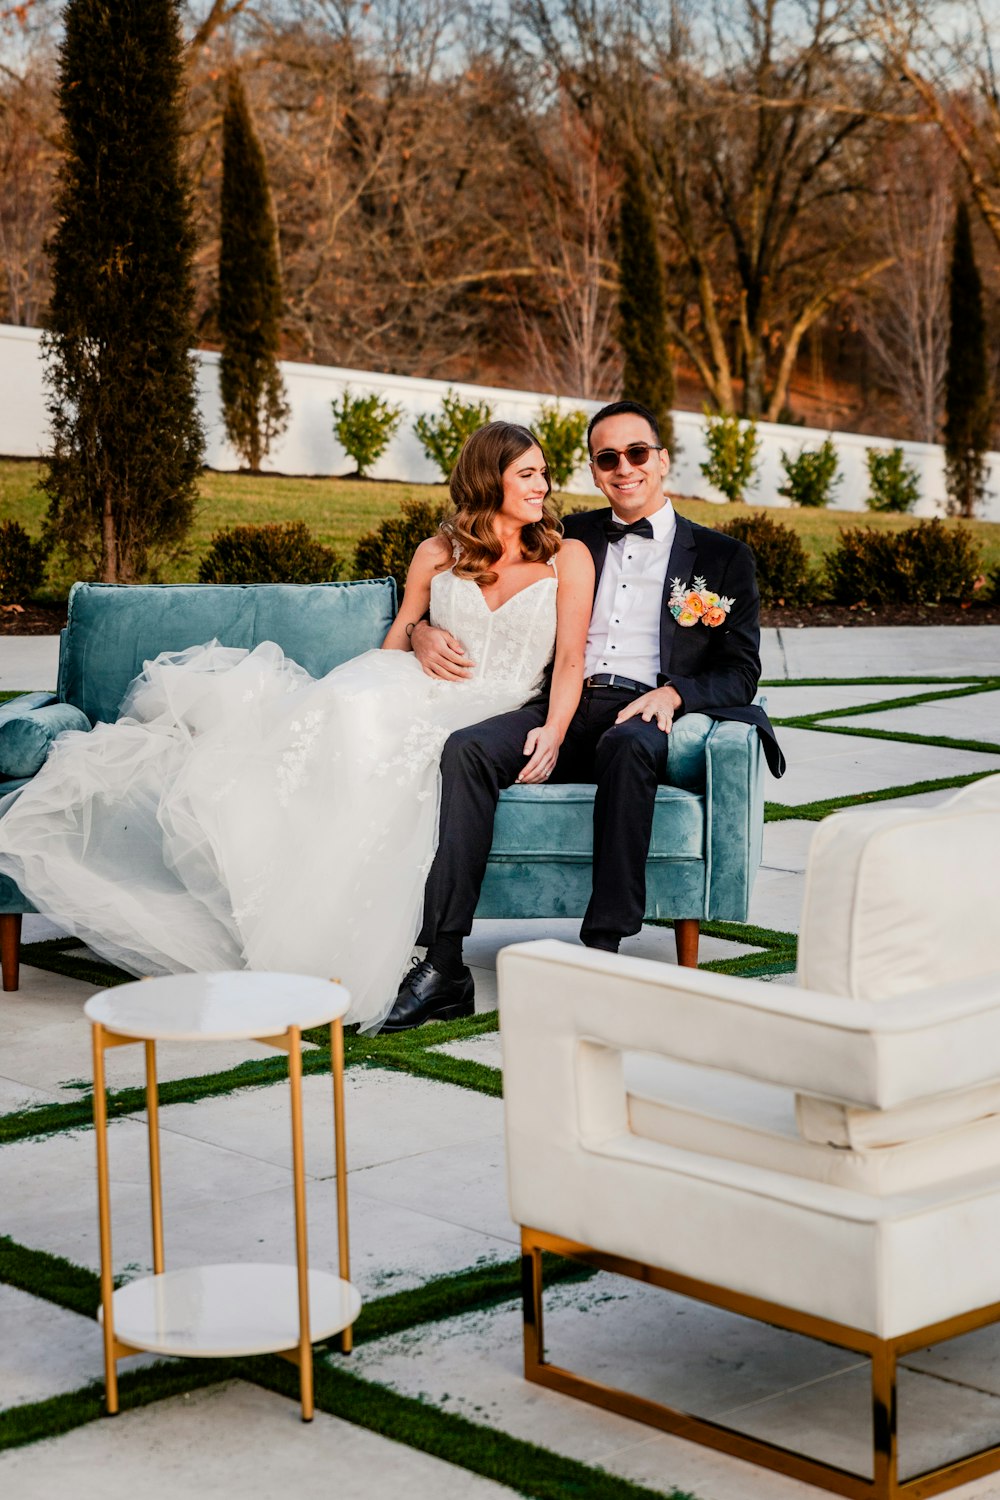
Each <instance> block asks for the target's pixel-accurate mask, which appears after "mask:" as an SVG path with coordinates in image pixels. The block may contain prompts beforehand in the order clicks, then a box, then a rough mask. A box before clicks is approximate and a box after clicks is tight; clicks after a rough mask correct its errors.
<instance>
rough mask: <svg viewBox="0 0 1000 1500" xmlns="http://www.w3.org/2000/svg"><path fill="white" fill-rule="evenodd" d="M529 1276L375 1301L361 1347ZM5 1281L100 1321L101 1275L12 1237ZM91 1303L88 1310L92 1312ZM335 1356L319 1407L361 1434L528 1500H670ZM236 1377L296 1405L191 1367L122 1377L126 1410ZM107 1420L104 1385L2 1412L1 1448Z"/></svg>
mask: <svg viewBox="0 0 1000 1500" xmlns="http://www.w3.org/2000/svg"><path fill="white" fill-rule="evenodd" d="M545 1260H546V1267H545V1276H546V1283H547V1284H549V1285H553V1284H555V1283H558V1282H569V1281H583V1280H587V1279H589V1278H590V1277H591V1276H592V1275H593V1274H594V1272H593V1270H592V1268H591V1267H589V1266H583V1265H579V1264H577V1263H576V1262H573V1261H568V1260H562V1259H560V1258H558V1257H554V1256H546V1257H545ZM520 1272H521V1267H520V1259H519V1258H515V1259H513V1260H510V1261H503V1262H500V1263H499V1264H491V1265H484V1266H475V1267H472V1268H471V1269H469V1270H465V1271H459V1272H455V1273H452V1274H451V1275H445V1276H438V1277H434V1278H433V1279H432V1280H431V1281H429V1282H427V1283H425V1284H424V1285H423V1286H421V1287H417V1288H413V1289H412V1290H409V1291H404V1292H395V1293H392V1294H390V1295H388V1296H385V1297H379V1298H375V1299H374V1300H373V1301H371V1302H369V1303H367V1304H366V1305H365V1307H364V1308H363V1309H362V1311H361V1315H360V1316H359V1318H358V1320H357V1322H356V1323H355V1325H354V1335H355V1342H356V1343H357V1344H362V1343H366V1342H371V1341H374V1340H376V1339H380V1338H385V1337H387V1336H388V1335H390V1334H394V1333H400V1332H403V1331H405V1330H406V1329H410V1328H416V1327H419V1326H421V1325H422V1324H426V1323H429V1322H437V1321H440V1320H442V1319H445V1318H452V1317H455V1316H458V1315H460V1314H463V1313H469V1312H474V1311H477V1310H479V1309H481V1308H485V1307H491V1306H495V1305H496V1304H497V1303H500V1302H507V1301H512V1300H515V1299H517V1298H518V1297H519V1296H520V1293H521V1281H520ZM0 1281H5V1282H7V1283H8V1284H10V1285H14V1286H17V1287H19V1288H20V1289H22V1290H24V1291H27V1292H30V1293H31V1294H32V1295H35V1296H38V1297H42V1298H44V1299H45V1300H47V1301H51V1302H55V1303H56V1304H57V1305H58V1306H61V1307H67V1308H69V1309H70V1310H71V1311H74V1312H84V1313H89V1315H90V1316H92V1317H93V1316H94V1315H95V1311H96V1305H97V1302H98V1301H99V1297H100V1282H99V1278H98V1276H97V1274H96V1273H95V1272H93V1271H89V1270H87V1269H86V1268H84V1267H82V1266H75V1265H73V1264H72V1263H71V1262H69V1261H66V1260H63V1259H62V1258H61V1257H59V1256H53V1255H49V1254H47V1253H46V1252H44V1251H36V1250H29V1249H28V1248H27V1247H26V1246H23V1245H18V1244H16V1243H15V1242H14V1241H12V1240H10V1239H8V1238H6V1237H0ZM83 1302H86V1303H87V1304H89V1305H88V1306H84V1305H83ZM335 1358H336V1361H337V1363H336V1366H335V1365H333V1364H331V1363H330V1362H328V1360H327V1359H325V1358H324V1357H323V1355H322V1353H321V1352H320V1353H318V1356H317V1358H316V1359H315V1361H314V1375H315V1388H316V1406H317V1408H318V1409H319V1410H320V1411H323V1412H326V1413H328V1414H329V1415H331V1416H336V1417H339V1418H341V1419H342V1420H344V1421H348V1422H351V1423H353V1424H354V1425H355V1426H359V1427H364V1428H366V1429H367V1430H369V1431H371V1432H375V1433H378V1434H379V1435H380V1436H383V1437H388V1438H391V1439H392V1440H393V1441H395V1442H401V1443H405V1444H406V1445H407V1446H409V1447H411V1448H416V1449H419V1450H420V1451H421V1452H424V1453H429V1454H432V1455H433V1456H435V1457H437V1458H441V1459H444V1460H445V1461H446V1462H448V1463H452V1464H456V1465H458V1466H459V1467H461V1468H465V1469H468V1470H469V1471H470V1472H472V1473H476V1474H481V1475H483V1476H484V1477H487V1478H490V1479H493V1480H495V1481H496V1482H497V1483H498V1484H503V1485H506V1486H508V1487H510V1488H513V1489H516V1490H518V1491H519V1492H520V1493H521V1494H524V1495H530V1496H538V1497H539V1500H561V1497H563V1496H579V1497H580V1500H589V1497H593V1500H603V1497H605V1496H607V1497H609V1500H618V1497H621V1500H630V1497H641V1496H651V1495H656V1494H662V1493H663V1492H661V1491H653V1490H648V1489H645V1488H643V1487H642V1486H638V1485H635V1484H633V1483H632V1482H631V1481H629V1480H623V1479H618V1478H616V1477H615V1476H613V1475H609V1474H607V1473H605V1472H603V1471H601V1470H599V1469H591V1468H588V1467H587V1465H586V1464H581V1463H578V1462H577V1461H576V1460H573V1459H566V1458H563V1457H561V1456H560V1455H559V1454H557V1453H553V1452H552V1451H551V1450H550V1449H547V1448H541V1447H539V1446H538V1445H537V1444H533V1443H526V1442H523V1441H522V1440H521V1439H519V1438H512V1437H510V1436H509V1435H508V1434H506V1433H504V1432H499V1431H496V1430H495V1429H492V1428H488V1427H483V1426H481V1425H478V1424H476V1423H474V1422H470V1421H469V1420H468V1419H467V1418H465V1417H461V1416H457V1415H455V1414H452V1413H450V1412H442V1411H439V1410H438V1409H437V1408H436V1407H433V1406H431V1405H428V1404H427V1403H426V1402H423V1401H418V1400H415V1399H414V1398H412V1397H409V1396H402V1395H399V1394H398V1393H396V1392H393V1391H390V1390H387V1389H386V1388H385V1387H384V1386H381V1385H379V1384H377V1383H375V1382H373V1381H370V1380H364V1379H362V1378H361V1377H359V1376H356V1375H353V1374H351V1373H349V1371H348V1369H347V1368H346V1366H341V1365H340V1360H339V1358H338V1357H336V1356H335ZM239 1378H242V1379H247V1380H250V1381H252V1382H253V1383H254V1384H257V1385H260V1386H263V1387H264V1388H265V1389H267V1390H270V1391H272V1392H274V1393H276V1394H278V1395H282V1396H286V1397H287V1398H288V1399H289V1400H291V1401H297V1400H298V1396H299V1384H298V1380H299V1378H298V1373H297V1371H296V1370H295V1369H293V1368H292V1367H291V1366H289V1365H288V1364H287V1363H285V1362H284V1361H282V1360H280V1359H276V1358H273V1357H261V1358H258V1359H249V1360H239V1361H224V1360H204V1361H202V1360H188V1361H183V1362H178V1363H169V1364H157V1365H153V1366H152V1367H151V1368H149V1369H143V1370H135V1371H129V1372H126V1373H124V1374H122V1375H121V1376H120V1377H119V1392H120V1398H121V1408H122V1411H129V1410H134V1409H136V1408H138V1407H140V1406H145V1405H149V1404H150V1403H152V1402H155V1401H161V1400H165V1399H168V1398H169V1397H171V1396H177V1395H181V1394H186V1393H188V1392H190V1391H193V1390H197V1389H200V1388H202V1387H204V1386H207V1385H212V1384H216V1383H219V1382H221V1381H225V1380H232V1379H239ZM103 1414H104V1386H103V1382H100V1381H95V1382H92V1383H91V1384H89V1385H87V1386H85V1387H83V1388H82V1389H81V1390H77V1391H70V1392H67V1393H65V1394H62V1395H58V1396H53V1397H50V1398H49V1399H47V1400H45V1401H38V1402H34V1403H31V1404H29V1405H23V1406H18V1407H13V1408H11V1409H9V1410H8V1411H6V1412H2V1413H0V1450H3V1449H5V1448H15V1447H22V1446H24V1445H25V1444H28V1443H33V1442H38V1441H40V1440H41V1439H44V1438H50V1437H56V1436H58V1435H60V1434H62V1433H66V1432H69V1431H71V1430H73V1429H74V1428H76V1427H81V1426H84V1425H86V1424H88V1423H90V1422H93V1421H96V1420H97V1419H98V1418H100V1417H101V1416H103ZM669 1494H670V1495H671V1496H672V1497H673V1500H686V1497H685V1496H684V1495H682V1493H681V1492H680V1491H677V1490H672V1491H670V1492H669Z"/></svg>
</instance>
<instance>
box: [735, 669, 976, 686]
mask: <svg viewBox="0 0 1000 1500" xmlns="http://www.w3.org/2000/svg"><path fill="white" fill-rule="evenodd" d="M996 681H997V675H996V673H995V672H962V673H960V674H959V675H958V676H955V677H940V676H935V675H934V674H933V673H931V672H927V673H924V672H921V673H920V674H919V676H914V675H913V674H911V675H910V676H909V677H766V678H762V679H761V680H760V682H758V684H757V686H758V687H761V688H769V687H773V688H780V687H906V686H907V684H909V683H913V682H943V683H955V682H996Z"/></svg>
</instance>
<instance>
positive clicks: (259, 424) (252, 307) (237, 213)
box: [219, 70, 290, 474]
mask: <svg viewBox="0 0 1000 1500" xmlns="http://www.w3.org/2000/svg"><path fill="white" fill-rule="evenodd" d="M220 210H221V212H220V226H219V332H220V333H221V335H222V354H221V357H220V359H219V394H220V396H221V398H222V415H223V420H224V422H225V425H226V433H227V435H228V437H229V441H230V442H231V443H232V445H233V447H234V448H235V449H236V451H237V452H238V453H239V454H240V455H241V457H242V458H243V459H245V460H246V462H247V464H248V465H249V467H250V469H251V471H252V472H253V473H255V474H256V473H258V472H259V471H260V465H261V460H262V459H263V458H264V457H266V455H267V453H268V452H269V451H270V448H271V444H272V443H273V442H274V439H275V438H276V437H277V436H278V435H279V434H280V433H282V432H284V430H285V428H286V427H287V426H288V419H289V416H290V408H289V405H288V401H287V398H286V394H285V386H284V382H283V380H282V378H281V371H280V369H279V368H278V348H279V344H280V340H281V265H280V261H279V258H278V225H277V220H276V219H275V216H274V206H273V204H272V202H271V189H270V186H269V184H268V177H267V162H266V161H265V159H264V150H263V147H262V146H261V144H260V140H259V138H258V136H257V132H256V130H255V129H254V123H253V119H252V118H251V115H250V106H249V104H248V103H247V97H246V93H245V91H244V88H243V83H242V80H241V79H240V76H239V73H238V72H236V71H235V70H234V71H233V72H232V73H230V75H229V88H228V92H227V97H226V107H225V111H224V113H223V117H222V194H221V204H220Z"/></svg>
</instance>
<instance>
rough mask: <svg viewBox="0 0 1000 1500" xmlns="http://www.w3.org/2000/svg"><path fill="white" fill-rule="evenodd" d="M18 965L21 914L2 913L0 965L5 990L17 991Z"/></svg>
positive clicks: (0, 921) (19, 958)
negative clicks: (0, 966)
mask: <svg viewBox="0 0 1000 1500" xmlns="http://www.w3.org/2000/svg"><path fill="white" fill-rule="evenodd" d="M20 963H21V913H20V912H3V913H2V914H0V965H2V967H3V987H4V989H5V990H16V989H17V985H18V970H19V968H20Z"/></svg>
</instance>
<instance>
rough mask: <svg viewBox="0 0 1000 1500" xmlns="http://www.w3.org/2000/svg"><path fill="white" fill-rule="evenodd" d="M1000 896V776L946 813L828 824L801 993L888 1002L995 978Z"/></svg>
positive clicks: (809, 902) (806, 914)
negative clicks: (999, 899) (938, 987)
mask: <svg viewBox="0 0 1000 1500" xmlns="http://www.w3.org/2000/svg"><path fill="white" fill-rule="evenodd" d="M998 892H1000V776H990V777H988V778H987V779H985V780H983V781H978V782H974V783H973V784H972V785H971V786H967V787H965V788H963V790H962V791H960V792H959V793H957V795H956V796H954V797H951V798H949V800H948V801H947V802H945V803H942V804H940V805H939V806H937V807H921V808H915V809H907V810H902V811H899V810H897V811H892V810H891V809H885V810H882V809H875V808H865V809H864V810H863V811H859V812H849V813H836V814H834V816H833V817H831V818H824V820H823V822H822V823H821V824H820V825H819V828H818V829H817V830H816V833H815V834H814V836H813V840H812V843H811V845H810V848H809V863H808V866H807V869H806V886H805V894H804V897H803V903H802V922H801V925H800V929H799V956H798V982H799V984H800V985H802V986H803V988H804V989H809V990H820V991H822V992H823V993H825V994H827V995H843V996H845V997H847V998H850V999H852V1000H887V999H890V998H891V997H892V996H893V995H903V994H908V993H910V992H912V991H915V990H921V989H927V988H930V987H931V986H933V985H938V984H945V983H948V982H952V981H956V980H962V979H966V980H969V979H976V978H978V977H980V976H982V975H985V974H991V973H992V974H995V973H997V971H998V969H1000V962H998V952H1000V950H998V945H997V932H996V924H997V909H998V908H997V893H998Z"/></svg>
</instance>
